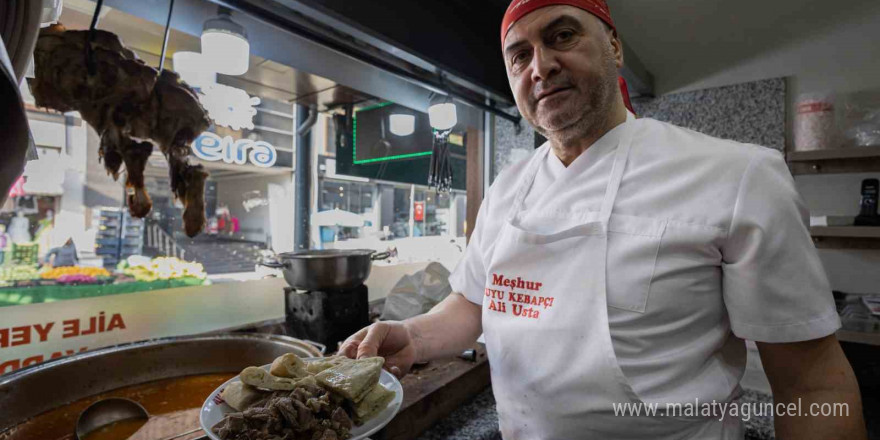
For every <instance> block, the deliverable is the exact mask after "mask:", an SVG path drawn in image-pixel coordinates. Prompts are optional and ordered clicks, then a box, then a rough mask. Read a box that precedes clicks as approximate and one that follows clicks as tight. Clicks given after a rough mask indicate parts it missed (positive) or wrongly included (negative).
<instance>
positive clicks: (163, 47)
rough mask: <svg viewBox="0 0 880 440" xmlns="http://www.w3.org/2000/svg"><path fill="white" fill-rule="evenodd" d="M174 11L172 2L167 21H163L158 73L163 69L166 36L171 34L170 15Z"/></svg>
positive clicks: (172, 2) (172, 1)
mask: <svg viewBox="0 0 880 440" xmlns="http://www.w3.org/2000/svg"><path fill="white" fill-rule="evenodd" d="M173 11H174V0H171V3H170V4H169V5H168V19H167V20H165V37H164V38H162V54H161V55H160V56H159V73H162V70H163V69H164V68H165V52H166V51H167V50H168V35H169V34H170V33H171V13H172V12H173Z"/></svg>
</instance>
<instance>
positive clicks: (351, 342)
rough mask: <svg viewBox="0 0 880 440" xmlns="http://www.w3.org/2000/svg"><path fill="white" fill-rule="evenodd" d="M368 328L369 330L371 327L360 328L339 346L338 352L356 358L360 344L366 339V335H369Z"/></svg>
mask: <svg viewBox="0 0 880 440" xmlns="http://www.w3.org/2000/svg"><path fill="white" fill-rule="evenodd" d="M367 330H369V327H364V328H362V329H360V330H358V331H357V333H355V334H353V335H351V336H349V337H348V339H346V340H345V342H343V343H342V345H340V346H339V352H338V354H340V355H342V356H345V357H347V358H351V359H354V358H355V357H356V356H357V350H358V345H360V344H361V341H363V340H364V337H366V336H367Z"/></svg>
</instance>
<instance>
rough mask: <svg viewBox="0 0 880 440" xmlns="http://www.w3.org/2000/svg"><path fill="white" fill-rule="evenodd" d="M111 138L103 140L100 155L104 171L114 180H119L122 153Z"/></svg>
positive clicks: (105, 137) (103, 138) (106, 137)
mask: <svg viewBox="0 0 880 440" xmlns="http://www.w3.org/2000/svg"><path fill="white" fill-rule="evenodd" d="M113 141H114V140H113V139H111V138H110V136H104V137H102V138H101V148H100V149H99V150H98V155H99V157H100V158H101V160H103V161H104V169H106V170H107V174H109V175H111V176H113V180H117V179H119V168H121V167H122V153H120V148H119V145H117V144H115V143H114V142H113Z"/></svg>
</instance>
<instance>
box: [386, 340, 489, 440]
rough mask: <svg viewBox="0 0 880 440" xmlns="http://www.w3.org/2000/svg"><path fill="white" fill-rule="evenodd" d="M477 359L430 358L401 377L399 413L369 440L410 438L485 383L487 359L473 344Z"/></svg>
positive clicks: (476, 392) (484, 387) (484, 352)
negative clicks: (401, 403) (401, 388)
mask: <svg viewBox="0 0 880 440" xmlns="http://www.w3.org/2000/svg"><path fill="white" fill-rule="evenodd" d="M474 349H475V350H476V351H477V360H476V362H474V361H469V360H464V359H461V358H452V359H446V360H440V361H432V362H430V363H428V364H427V365H425V366H422V367H418V368H416V369H414V371H412V372H411V373H410V374H408V375H407V376H406V377H404V378H403V380H401V381H400V382H401V385H403V405H401V407H400V412H398V413H397V416H395V417H394V420H392V421H391V422H390V423H389V424H388V425H386V426H385V428H383V429H382V430H381V431H379V432H378V433H377V434H376V435H373V436H370V438H371V439H372V440H410V439H414V438H416V437H418V436H419V435H420V434H421V433H422V432H424V431H425V430H426V429H428V428H429V427H431V425H433V424H434V423H436V422H437V421H439V420H440V419H442V418H444V417H446V416H447V415H449V413H451V412H452V411H453V410H455V409H456V408H458V407H459V406H461V405H462V404H463V403H465V402H466V401H468V400H470V399H471V398H473V397H474V396H476V395H477V394H479V393H480V392H481V391H483V390H484V389H486V387H487V386H489V383H490V381H489V360H488V358H487V357H486V350H485V349H484V348H483V347H482V346H480V345H479V344H477V346H475V347H474Z"/></svg>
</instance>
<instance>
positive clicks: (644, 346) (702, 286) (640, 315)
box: [450, 119, 840, 403]
mask: <svg viewBox="0 0 880 440" xmlns="http://www.w3.org/2000/svg"><path fill="white" fill-rule="evenodd" d="M632 123H635V124H637V126H636V131H635V134H634V138H633V144H632V152H631V155H630V158H629V161H628V163H627V165H626V168H625V172H624V176H623V181H622V183H621V187H620V193H619V195H618V198H617V201H616V203H615V205H614V210H613V214H612V218H611V222H610V226H609V229H610V236H609V243H608V256H607V290H608V292H607V295H608V317H609V326H610V330H611V337H612V343H613V346H614V351H615V353H616V355H617V358H618V361H619V363H620V366H621V369H622V370H623V372H624V374H625V375H626V376H627V378H628V379H629V381H630V383H631V384H632V386H633V388H634V390H635V391H636V393H637V394H638V395H639V397H640V398H641V399H642V400H643V401H645V402H681V403H687V402H690V403H693V402H694V399H699V401H700V402H707V401H711V400H713V399H714V400H716V401H719V402H720V401H726V400H729V399H730V398H731V397H732V396H733V395H734V394H735V393H737V392H738V389H739V388H738V383H739V380H740V378H741V377H742V375H743V373H744V371H745V360H746V357H745V344H744V341H743V339H750V340H753V341H760V342H795V341H804V340H809V339H815V338H820V337H823V336H827V335H829V334H831V333H834V332H835V331H836V330H837V329H838V328H839V327H840V319H839V317H838V315H837V312H836V310H835V307H834V301H833V297H832V295H831V289H830V287H829V284H828V280H827V277H826V275H825V272H824V270H823V268H822V264H821V262H820V260H819V258H818V255H817V252H816V249H815V247H814V245H813V242H812V240H811V238H810V234H809V230H808V227H807V219H808V213H807V210H806V209H805V207H804V204H803V201H802V200H801V198H800V197H799V195H798V193H797V191H796V189H795V185H794V181H793V179H792V177H791V174H790V173H789V171H788V168H787V167H786V164H785V161H784V160H783V157H782V155H781V154H780V153H779V152H777V151H775V150H771V149H768V148H764V147H760V146H757V145H747V144H741V143H738V142H733V141H727V140H721V139H717V138H713V137H710V136H706V135H703V134H700V133H697V132H694V131H691V130H687V129H683V128H680V127H676V126H674V125H670V124H667V123H663V122H659V121H656V120H652V119H638V120H636V121H634V122H632ZM620 132H621V131H620V130H616V131H612V132H610V133H609V134H608V135H606V136H605V137H603V138H601V139H599V140H598V141H597V142H596V143H595V144H593V145H592V146H591V147H590V148H589V149H587V150H586V151H585V152H584V153H583V154H582V155H581V157H579V158H578V159H577V160H578V161H580V160H586V161H588V163H589V166H588V167H586V168H582V169H583V171H582V172H584V173H587V174H589V179H585V180H586V181H587V182H588V183H587V184H586V185H584V187H583V188H582V191H579V192H578V194H577V196H576V197H570V198H569V199H567V200H559V201H558V203H556V204H554V209H552V211H555V212H554V217H556V216H558V215H559V214H563V216H565V215H567V213H571V217H572V223H571V224H566V223H565V222H559V221H558V220H555V221H552V222H551V221H545V220H543V218H542V217H543V216H545V215H546V214H547V212H529V211H528V210H529V206H530V204H531V205H534V202H535V201H536V199H537V197H538V196H540V195H541V194H542V192H543V191H544V190H545V189H546V188H547V187H548V186H549V185H550V184H551V183H552V182H553V181H554V180H555V179H557V178H559V177H560V176H562V175H564V173H566V172H567V171H568V170H569V168H566V167H565V166H564V165H563V164H562V162H560V160H559V159H558V158H557V157H556V155H554V154H552V153H551V154H548V155H547V158H546V160H545V162H544V163H542V164H541V169H540V171H539V172H538V175H537V176H536V178H535V182H534V184H533V186H532V188H531V190H530V192H529V194H528V196H527V198H526V201H525V206H524V210H525V213H526V215H523V219H524V223H523V225H524V226H525V227H527V228H528V229H530V230H533V231H535V232H540V233H553V232H557V231H560V230H563V229H566V228H568V227H570V226H572V225H574V224H575V223H577V222H580V221H582V220H583V219H582V218H579V217H581V216H582V215H583V214H576V213H583V212H587V211H588V212H589V213H588V214H587V215H588V216H589V215H593V216H598V213H599V210H600V204H601V202H602V196H603V194H604V191H605V186H606V184H607V182H608V177H609V174H610V171H611V164H612V162H613V158H614V155H613V154H612V152H613V151H614V150H615V149H616V147H617V143H618V139H617V136H618V135H619V134H620ZM526 163H527V160H525V161H522V162H519V163H517V164H515V165H512V166H510V167H509V168H508V169H506V170H504V172H502V173H501V175H499V176H498V178H497V179H496V180H495V182H494V184H493V185H492V187H491V188H490V189H489V191H488V192H487V195H486V197H485V199H484V200H483V202H482V205H481V207H480V211H479V214H478V217H477V224H476V227H475V229H474V232H473V235H472V236H471V241H470V243H469V244H468V248H467V251H466V253H465V256H464V258H463V259H462V261H461V262H460V263H459V265H458V267H457V268H456V269H455V271H454V272H453V274H452V275H451V277H450V283H451V284H452V288H453V290H454V291H457V292H461V293H462V294H464V296H465V297H466V298H468V299H469V300H470V301H472V302H474V303H476V304H482V302H483V293H484V287H485V286H486V276H487V274H486V270H485V267H486V264H487V263H488V262H489V261H490V257H491V255H492V251H493V248H494V243H495V240H496V237H497V234H498V232H499V231H500V230H501V226H502V224H503V222H504V220H505V215H506V214H507V212H508V209H509V207H510V204H511V203H512V202H513V198H514V191H515V189H516V187H517V185H516V183H517V181H518V179H519V175H520V174H521V173H522V172H523V169H524V167H525V165H526ZM570 264H572V265H588V264H591V262H589V261H571V262H570ZM511 343H515V341H511ZM547 343H548V344H575V343H576V341H565V340H560V341H547ZM572 349H573V350H576V349H577V347H575V346H572Z"/></svg>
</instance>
